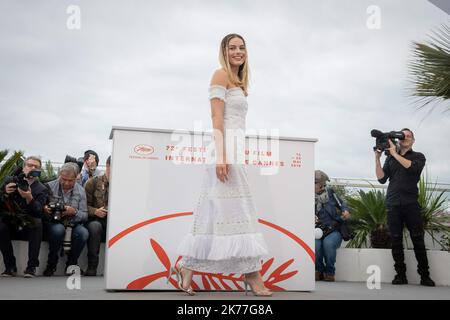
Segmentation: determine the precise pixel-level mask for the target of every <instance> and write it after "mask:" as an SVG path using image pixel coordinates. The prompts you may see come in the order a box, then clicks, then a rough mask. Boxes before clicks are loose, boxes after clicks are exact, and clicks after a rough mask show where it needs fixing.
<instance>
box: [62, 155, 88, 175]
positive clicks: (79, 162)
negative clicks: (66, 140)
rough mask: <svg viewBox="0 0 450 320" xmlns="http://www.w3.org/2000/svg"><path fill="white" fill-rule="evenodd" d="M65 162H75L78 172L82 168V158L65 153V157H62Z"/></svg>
mask: <svg viewBox="0 0 450 320" xmlns="http://www.w3.org/2000/svg"><path fill="white" fill-rule="evenodd" d="M67 162H73V163H75V164H77V165H78V172H81V169H82V168H83V165H84V158H83V157H80V158H78V159H77V158H75V157H72V156H69V155H66V158H65V159H64V163H67Z"/></svg>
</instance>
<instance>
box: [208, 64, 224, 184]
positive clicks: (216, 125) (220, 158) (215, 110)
mask: <svg viewBox="0 0 450 320" xmlns="http://www.w3.org/2000/svg"><path fill="white" fill-rule="evenodd" d="M227 84H228V76H227V74H226V72H225V71H224V70H222V69H221V70H217V71H216V72H215V73H214V75H213V77H212V79H211V86H221V87H223V88H225V90H226V88H227ZM224 112H225V101H224V100H222V99H220V98H218V97H213V98H212V99H211V119H212V125H213V136H214V142H215V145H216V174H217V178H218V179H219V180H220V181H222V182H225V181H226V180H227V173H228V167H227V165H226V163H227V159H226V150H225V141H224V123H223V121H224V120H223V119H224Z"/></svg>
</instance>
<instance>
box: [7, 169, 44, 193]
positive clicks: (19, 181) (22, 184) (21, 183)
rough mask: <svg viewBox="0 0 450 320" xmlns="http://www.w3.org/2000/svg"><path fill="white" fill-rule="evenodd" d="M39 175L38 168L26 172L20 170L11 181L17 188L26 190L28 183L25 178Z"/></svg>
mask: <svg viewBox="0 0 450 320" xmlns="http://www.w3.org/2000/svg"><path fill="white" fill-rule="evenodd" d="M40 176H41V171H39V170H33V171H30V172H29V173H28V174H25V173H23V172H21V173H19V174H17V175H14V176H13V177H12V182H13V183H15V184H16V186H17V188H19V189H20V190H22V191H25V192H27V191H28V190H30V185H29V183H28V181H27V180H26V179H27V178H33V177H40Z"/></svg>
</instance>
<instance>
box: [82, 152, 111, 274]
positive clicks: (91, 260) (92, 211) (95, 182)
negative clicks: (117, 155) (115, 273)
mask: <svg viewBox="0 0 450 320" xmlns="http://www.w3.org/2000/svg"><path fill="white" fill-rule="evenodd" d="M110 165H111V156H109V157H108V159H106V170H105V174H104V175H103V176H100V177H92V178H89V180H88V181H87V182H86V185H85V186H84V189H85V191H86V198H87V205H88V214H89V221H88V222H87V223H86V228H87V229H88V231H89V240H88V269H87V270H86V272H85V276H96V275H97V267H98V262H99V253H100V243H101V241H102V239H103V240H105V239H106V218H107V214H108V191H109V170H110Z"/></svg>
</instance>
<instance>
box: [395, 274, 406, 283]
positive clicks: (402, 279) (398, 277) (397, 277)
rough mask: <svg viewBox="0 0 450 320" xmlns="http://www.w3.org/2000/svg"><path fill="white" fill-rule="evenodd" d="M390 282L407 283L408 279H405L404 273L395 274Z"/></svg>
mask: <svg viewBox="0 0 450 320" xmlns="http://www.w3.org/2000/svg"><path fill="white" fill-rule="evenodd" d="M392 284H408V279H406V275H404V274H396V275H395V277H394V280H392Z"/></svg>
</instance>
